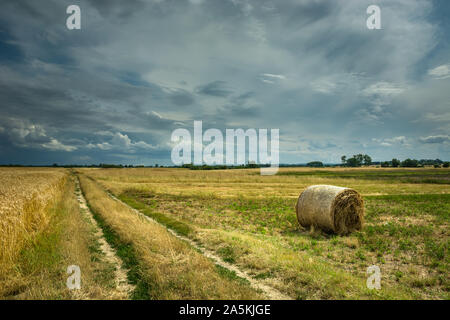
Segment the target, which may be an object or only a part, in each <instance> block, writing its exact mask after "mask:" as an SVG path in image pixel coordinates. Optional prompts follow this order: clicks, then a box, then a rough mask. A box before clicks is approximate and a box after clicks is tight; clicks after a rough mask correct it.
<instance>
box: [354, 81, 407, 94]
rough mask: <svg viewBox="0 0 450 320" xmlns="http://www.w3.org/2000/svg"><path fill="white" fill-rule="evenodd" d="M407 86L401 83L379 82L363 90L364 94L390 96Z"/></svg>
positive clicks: (400, 91)
mask: <svg viewBox="0 0 450 320" xmlns="http://www.w3.org/2000/svg"><path fill="white" fill-rule="evenodd" d="M404 90H405V87H404V86H402V85H400V84H395V83H390V82H384V81H381V82H377V83H374V84H372V85H370V86H369V87H367V88H366V89H364V90H363V94H364V95H366V96H381V97H389V96H395V95H398V94H400V93H402V92H403V91H404Z"/></svg>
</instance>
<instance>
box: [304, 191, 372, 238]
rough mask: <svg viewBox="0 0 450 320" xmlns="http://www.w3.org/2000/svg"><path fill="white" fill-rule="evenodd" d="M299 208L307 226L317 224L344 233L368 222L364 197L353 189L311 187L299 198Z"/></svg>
mask: <svg viewBox="0 0 450 320" xmlns="http://www.w3.org/2000/svg"><path fill="white" fill-rule="evenodd" d="M295 209H296V211H297V220H298V222H299V223H300V225H302V226H303V227H310V226H314V227H317V228H320V229H322V230H323V231H326V232H332V233H337V234H340V235H346V234H349V233H351V232H353V231H356V230H361V228H362V225H363V221H364V202H363V199H362V197H361V196H360V195H359V193H358V192H356V191H355V190H353V189H349V188H342V187H336V186H327V185H316V186H310V187H308V188H306V189H305V191H303V192H302V193H301V194H300V196H299V197H298V201H297V204H296V205H295Z"/></svg>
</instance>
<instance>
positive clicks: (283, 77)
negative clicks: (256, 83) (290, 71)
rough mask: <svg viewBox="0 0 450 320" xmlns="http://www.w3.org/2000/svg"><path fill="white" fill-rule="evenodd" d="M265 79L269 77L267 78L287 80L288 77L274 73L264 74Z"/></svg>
mask: <svg viewBox="0 0 450 320" xmlns="http://www.w3.org/2000/svg"><path fill="white" fill-rule="evenodd" d="M262 76H263V77H267V78H276V79H282V80H284V79H286V76H284V75H282V74H273V73H263V74H262Z"/></svg>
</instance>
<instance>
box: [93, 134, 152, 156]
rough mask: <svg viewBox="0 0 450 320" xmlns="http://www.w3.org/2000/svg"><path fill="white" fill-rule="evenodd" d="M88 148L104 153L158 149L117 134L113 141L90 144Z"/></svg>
mask: <svg viewBox="0 0 450 320" xmlns="http://www.w3.org/2000/svg"><path fill="white" fill-rule="evenodd" d="M86 148H88V149H100V150H103V151H107V150H121V151H129V152H135V151H136V150H138V149H140V150H156V149H157V147H155V146H152V145H150V144H148V143H146V142H145V141H136V142H133V141H132V140H131V139H130V138H129V137H128V135H126V134H122V133H120V132H116V133H115V134H114V135H113V136H112V139H111V140H109V141H105V142H102V143H89V144H88V145H87V146H86Z"/></svg>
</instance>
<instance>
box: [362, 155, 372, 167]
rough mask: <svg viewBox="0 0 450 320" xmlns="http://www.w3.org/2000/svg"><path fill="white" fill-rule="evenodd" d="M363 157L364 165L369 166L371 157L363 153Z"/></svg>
mask: <svg viewBox="0 0 450 320" xmlns="http://www.w3.org/2000/svg"><path fill="white" fill-rule="evenodd" d="M363 159H364V165H366V166H370V165H371V164H372V158H371V157H370V156H369V155H367V154H365V155H364V156H363Z"/></svg>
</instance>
